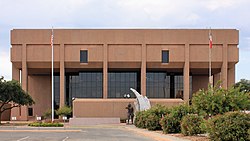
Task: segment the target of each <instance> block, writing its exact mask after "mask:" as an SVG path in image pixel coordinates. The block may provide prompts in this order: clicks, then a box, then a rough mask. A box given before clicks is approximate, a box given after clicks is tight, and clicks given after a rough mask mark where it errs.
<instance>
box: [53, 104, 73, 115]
mask: <svg viewBox="0 0 250 141" xmlns="http://www.w3.org/2000/svg"><path fill="white" fill-rule="evenodd" d="M71 112H72V109H71V108H70V107H68V106H63V107H61V108H59V109H58V110H56V114H57V115H58V116H69V115H71Z"/></svg>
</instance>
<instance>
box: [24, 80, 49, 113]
mask: <svg viewBox="0 0 250 141" xmlns="http://www.w3.org/2000/svg"><path fill="white" fill-rule="evenodd" d="M28 81H29V87H28V91H29V94H30V95H31V97H32V98H33V100H34V101H35V104H34V105H33V106H32V107H33V114H34V116H36V115H37V116H42V115H43V114H44V112H45V111H46V110H47V109H51V76H29V77H28Z"/></svg>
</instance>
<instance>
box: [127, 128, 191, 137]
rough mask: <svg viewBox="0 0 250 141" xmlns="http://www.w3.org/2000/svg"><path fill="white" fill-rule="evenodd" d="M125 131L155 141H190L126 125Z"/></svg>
mask: <svg viewBox="0 0 250 141" xmlns="http://www.w3.org/2000/svg"><path fill="white" fill-rule="evenodd" d="M125 129H126V130H129V131H132V132H135V133H136V134H138V135H143V136H146V137H149V138H152V139H154V140H157V141H190V140H187V139H181V138H178V137H174V136H170V135H166V134H163V133H162V132H157V131H148V130H147V129H140V128H137V127H135V126H134V125H127V126H125Z"/></svg>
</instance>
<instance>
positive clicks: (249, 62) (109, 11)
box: [0, 0, 250, 81]
mask: <svg viewBox="0 0 250 141" xmlns="http://www.w3.org/2000/svg"><path fill="white" fill-rule="evenodd" d="M0 6H1V8H0V61H1V62H0V76H4V77H5V78H6V79H11V63H10V53H9V52H10V30H11V29H14V28H24V29H26V28H27V29H28V28H51V27H52V26H53V27H54V28H166V29H171V28H175V29H179V28H195V29H196V28H205V29H206V28H209V27H211V28H212V29H213V28H222V29H224V28H233V29H238V30H239V31H240V43H239V49H240V61H239V63H238V64H237V65H236V81H239V80H240V79H242V78H245V79H250V26H249V25H250V8H249V7H250V1H249V0H174V1H173V0H0Z"/></svg>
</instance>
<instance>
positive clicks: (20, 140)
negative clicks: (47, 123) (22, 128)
mask: <svg viewBox="0 0 250 141" xmlns="http://www.w3.org/2000/svg"><path fill="white" fill-rule="evenodd" d="M27 138H29V136H27V137H24V138H21V139H19V140H16V141H22V140H25V139H27Z"/></svg>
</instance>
